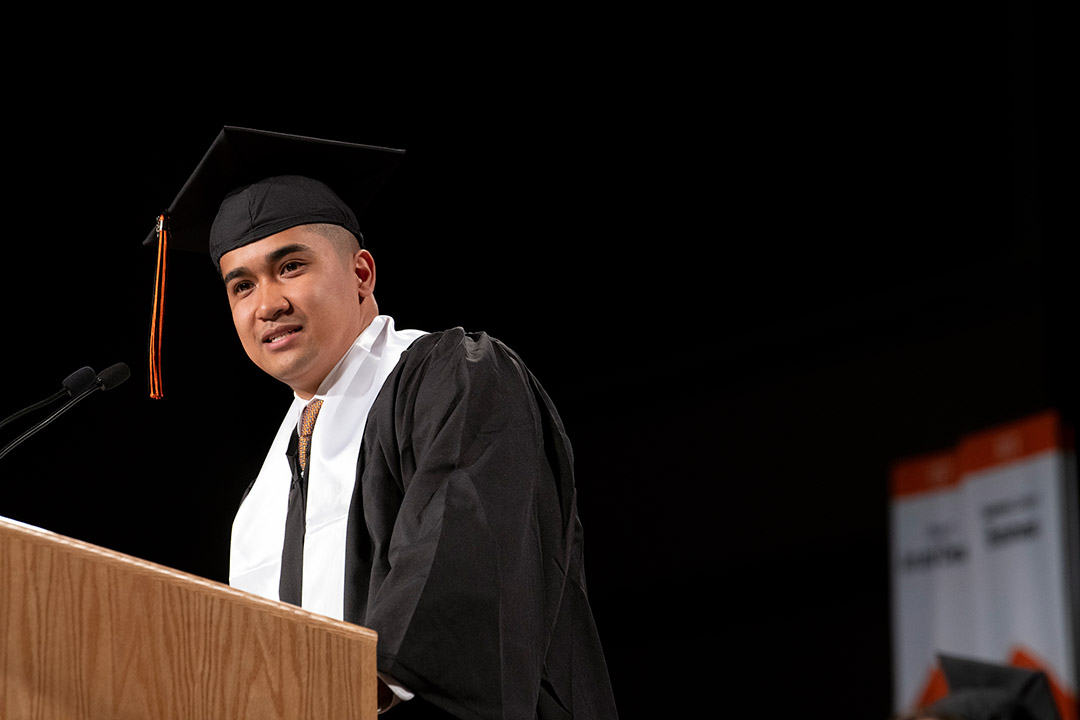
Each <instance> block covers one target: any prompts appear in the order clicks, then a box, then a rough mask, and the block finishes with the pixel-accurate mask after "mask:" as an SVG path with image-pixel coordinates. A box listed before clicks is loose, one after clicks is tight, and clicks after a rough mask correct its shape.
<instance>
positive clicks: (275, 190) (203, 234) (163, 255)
mask: <svg viewBox="0 0 1080 720" xmlns="http://www.w3.org/2000/svg"><path fill="white" fill-rule="evenodd" d="M403 155H404V151H403V150H396V149H392V148H383V147H376V146H373V145H358V144H355V143H346V142H339V141H335V140H323V139H319V138H311V137H303V136H300V135H285V134H282V133H275V132H267V131H263V130H251V129H247V128H238V127H228V126H226V127H224V128H223V129H222V130H221V132H220V133H218V136H217V138H216V139H215V140H214V142H213V144H212V145H211V146H210V149H209V150H208V151H207V152H206V154H205V155H204V156H203V158H202V160H201V161H200V162H199V164H198V166H197V167H196V168H195V171H194V172H193V173H192V174H191V177H189V178H188V180H187V182H185V183H184V186H183V188H181V190H180V193H179V194H178V195H177V196H176V199H174V200H173V201H172V204H171V205H169V208H168V210H166V211H165V212H164V213H162V214H161V215H160V216H159V217H158V220H157V224H156V225H155V227H154V228H153V230H151V232H150V235H149V236H148V237H147V238H146V240H145V241H143V244H144V245H150V244H153V243H154V242H157V244H158V259H157V280H156V283H155V289H154V314H153V319H152V320H151V326H150V396H151V397H153V398H160V397H162V390H161V329H162V319H163V314H164V307H165V271H166V259H167V250H168V248H169V247H170V246H171V247H173V248H180V249H181V250H190V251H194V252H202V253H209V255H210V258H211V259H212V260H213V262H214V265H215V267H217V268H218V269H219V271H220V260H221V256H222V255H224V254H225V253H227V252H229V251H231V250H235V249H236V248H239V247H243V246H244V245H247V244H249V243H253V242H256V241H258V240H261V239H263V238H266V237H269V236H270V235H274V234H275V233H279V232H281V231H283V230H287V229H289V228H291V227H295V226H297V225H305V224H309V223H331V224H334V225H341V226H342V227H344V228H346V229H347V230H349V231H350V232H351V233H352V234H353V235H355V236H356V238H357V240H358V241H359V242H360V244H361V246H363V242H364V239H363V235H362V234H361V232H360V227H359V223H358V222H357V216H359V215H361V214H362V213H363V212H364V210H365V209H366V208H367V206H368V204H369V203H370V201H371V199H372V198H373V197H374V195H375V194H376V192H377V191H378V190H379V188H380V187H381V186H382V184H383V182H384V181H385V180H386V178H387V177H388V176H389V175H390V173H391V172H392V171H393V170H394V168H395V167H396V166H397V164H398V163H399V162H400V160H401V158H402V156H403Z"/></svg>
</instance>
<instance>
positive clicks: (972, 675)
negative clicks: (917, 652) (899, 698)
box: [930, 655, 1061, 720]
mask: <svg viewBox="0 0 1080 720" xmlns="http://www.w3.org/2000/svg"><path fill="white" fill-rule="evenodd" d="M938 660H939V661H940V662H941V670H942V673H943V674H944V675H945V682H946V684H948V686H949V692H948V694H947V695H946V696H945V697H944V698H942V699H941V700H938V701H937V702H936V703H934V704H933V705H931V706H930V709H931V710H932V711H934V712H935V713H948V714H950V715H955V716H957V717H961V718H965V719H966V720H990V719H991V718H993V719H994V720H1021V719H1022V720H1061V715H1060V714H1059V713H1058V710H1057V706H1056V705H1055V704H1054V696H1053V693H1052V691H1051V689H1050V681H1049V680H1048V679H1047V677H1046V673H1044V672H1042V671H1041V670H1037V669H1031V668H1022V667H1016V666H1013V665H998V664H994V663H988V662H983V661H979V660H971V659H967V658H960V657H955V656H949V655H939V656H938Z"/></svg>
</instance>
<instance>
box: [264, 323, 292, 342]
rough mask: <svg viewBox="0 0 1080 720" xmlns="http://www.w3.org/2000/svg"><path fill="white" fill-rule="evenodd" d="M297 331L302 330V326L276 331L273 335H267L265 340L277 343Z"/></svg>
mask: <svg viewBox="0 0 1080 720" xmlns="http://www.w3.org/2000/svg"><path fill="white" fill-rule="evenodd" d="M297 332H300V328H298V327H295V328H289V329H287V330H282V331H280V332H275V333H273V334H271V335H267V336H266V337H264V338H263V342H264V343H268V344H270V345H273V344H275V343H279V342H281V341H282V340H284V339H285V338H287V337H289V336H290V335H292V334H294V333H297Z"/></svg>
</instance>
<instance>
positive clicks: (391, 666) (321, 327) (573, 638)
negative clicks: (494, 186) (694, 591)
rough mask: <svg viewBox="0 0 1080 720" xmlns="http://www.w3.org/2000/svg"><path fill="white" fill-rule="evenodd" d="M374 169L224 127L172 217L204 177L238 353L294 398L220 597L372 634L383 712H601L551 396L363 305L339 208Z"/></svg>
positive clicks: (364, 278) (240, 522)
mask: <svg viewBox="0 0 1080 720" xmlns="http://www.w3.org/2000/svg"><path fill="white" fill-rule="evenodd" d="M389 153H390V151H384V150H382V149H378V148H367V147H364V146H346V145H344V144H341V143H327V142H325V141H316V140H311V139H307V138H297V137H295V136H283V135H275V134H271V133H261V132H257V131H247V130H239V129H235V128H226V129H225V130H224V131H222V134H221V135H220V136H219V138H218V140H217V141H216V142H215V144H214V146H213V147H212V148H211V150H210V152H208V154H207V157H206V158H204V160H203V162H202V163H201V164H200V167H199V169H198V170H197V171H196V175H195V176H193V179H192V180H190V181H189V182H188V184H187V185H186V186H185V190H184V191H182V193H181V196H180V197H178V198H177V201H176V202H175V203H174V209H173V211H172V212H171V213H170V216H171V220H175V223H176V225H177V226H178V227H183V226H184V224H185V223H187V224H188V226H189V227H198V226H200V225H206V224H209V223H206V222H202V223H200V222H199V221H197V220H196V219H195V218H194V216H195V215H197V214H198V213H197V212H195V211H189V215H190V217H183V215H184V212H183V209H184V208H185V207H192V206H193V205H194V204H193V203H192V202H190V201H186V200H185V198H184V195H185V193H193V192H196V191H193V189H192V188H196V189H198V188H201V187H203V186H204V185H206V184H211V183H210V181H208V180H207V177H210V178H212V184H213V185H214V187H215V188H216V189H215V190H214V191H213V192H202V191H201V190H198V192H199V194H201V195H202V199H201V200H200V202H199V203H198V205H199V206H200V207H208V206H212V205H215V203H214V201H215V200H217V199H218V198H220V199H221V200H222V201H221V203H220V206H217V207H214V209H213V211H212V212H213V213H214V219H213V223H212V225H211V226H210V230H209V246H210V254H211V256H212V258H213V260H214V262H215V263H216V264H217V266H218V268H219V269H220V272H221V276H222V278H223V280H224V284H225V291H226V292H227V294H228V297H229V304H230V307H231V311H232V318H233V322H234V324H235V327H236V330H237V333H238V335H239V337H240V341H241V343H242V345H243V347H244V350H245V352H246V353H247V355H248V357H249V358H250V359H251V360H252V361H253V362H254V363H255V364H256V365H257V366H258V367H259V368H261V369H262V370H264V371H265V372H267V373H269V374H270V375H272V376H273V377H275V378H277V379H278V380H280V381H281V382H283V383H285V384H286V385H288V386H289V387H290V388H291V389H292V391H293V394H294V400H293V402H292V405H291V406H290V407H289V409H288V411H287V412H286V415H285V418H284V420H283V422H282V424H281V427H280V429H279V431H278V433H277V435H276V437H275V438H274V440H273V443H272V445H271V448H270V450H269V452H268V453H267V456H266V460H265V461H264V464H263V466H262V469H261V471H260V473H259V475H258V477H257V478H256V479H255V481H254V482H253V483H252V485H251V486H250V488H249V490H248V492H247V493H246V494H245V496H244V499H243V501H242V503H241V506H240V509H239V511H238V512H237V515H236V519H235V522H234V526H233V541H232V553H231V561H230V583H231V584H233V585H234V586H236V587H238V588H241V589H244V590H248V591H250V592H254V593H257V594H260V595H263V596H266V597H270V598H274V599H281V600H284V601H287V602H293V603H296V604H299V605H302V606H303V607H305V608H308V609H310V610H313V611H315V612H320V613H323V614H326V615H329V616H331V617H336V618H340V619H344V620H346V621H350V622H355V623H357V624H360V625H363V626H365V627H369V628H371V629H373V630H375V631H377V632H378V633H379V643H378V668H379V674H380V679H381V682H380V707H381V708H384V709H385V708H392V709H389V712H390V713H392V714H395V715H398V716H400V717H402V718H404V717H406V716H415V717H439V716H447V715H449V716H456V717H463V718H465V717H482V718H488V717H490V718H533V717H541V718H556V717H558V718H563V717H570V718H613V717H615V716H616V712H615V706H614V701H613V698H612V693H611V687H610V682H609V679H608V675H607V668H606V664H605V661H604V657H603V652H602V649H601V647H600V642H599V637H598V635H597V632H596V628H595V625H594V622H593V617H592V612H591V609H590V607H589V602H588V597H587V595H586V589H585V577H584V570H583V567H582V554H581V527H580V523H579V521H578V516H577V510H576V505H575V488H574V479H573V457H572V450H571V446H570V443H569V440H568V439H567V437H566V434H565V432H564V430H563V427H562V423H561V421H560V420H559V417H558V413H557V412H556V410H555V408H554V406H553V405H552V403H551V401H550V399H549V398H548V397H547V395H546V394H545V393H544V391H543V389H542V388H541V387H540V385H539V383H538V382H537V381H536V379H535V378H534V377H533V376H532V375H531V373H530V372H529V371H528V370H527V368H526V367H525V365H524V364H523V363H522V362H521V360H520V358H519V357H518V356H517V355H516V354H515V353H514V352H513V351H511V350H510V349H509V348H507V347H506V346H504V345H503V344H501V343H500V342H498V341H497V340H494V339H492V338H490V337H488V336H487V335H485V334H483V333H479V334H468V333H466V332H464V331H463V330H462V329H460V328H457V329H453V330H448V331H445V332H437V333H424V332H420V331H414V330H399V329H398V328H396V327H395V325H394V321H393V319H392V318H391V317H389V316H386V315H382V314H380V312H379V309H378V306H377V304H376V302H375V296H374V289H375V261H374V258H373V257H372V255H371V253H369V252H368V251H367V250H366V249H364V248H363V246H362V243H363V236H362V235H361V233H360V231H359V227H358V223H357V219H356V214H355V213H354V212H353V209H352V207H350V203H347V202H345V201H344V200H343V199H342V198H343V197H349V198H351V204H352V205H354V206H355V205H363V204H365V203H366V200H367V199H368V198H369V197H370V195H371V193H372V186H373V185H374V186H377V184H378V183H377V182H375V183H372V182H370V177H371V175H370V174H371V172H372V171H371V169H372V168H373V167H374V168H376V174H381V175H385V170H386V167H387V163H386V157H385V156H386V155H388V154H389ZM314 156H319V158H320V159H318V160H317V161H312V160H311V158H312V157H314ZM222 158H227V160H228V161H227V162H225V161H223V160H222ZM222 168H227V169H228V171H227V172H222V170H221V169H222ZM290 173H294V174H290ZM223 174H224V175H226V176H227V178H224V179H223V178H222V177H221V175H223ZM357 178H361V179H362V182H360V185H362V186H363V187H362V188H361V189H360V190H357V189H356V185H357ZM331 185H334V186H335V187H331ZM338 189H340V190H341V192H342V193H343V195H340V196H339V194H338V192H337V190H338ZM357 198H359V199H357ZM204 212H206V211H204ZM174 234H175V233H174ZM190 234H191V235H195V234H196V233H194V232H192V233H190ZM184 242H185V243H186V242H188V240H187V239H185V240H184Z"/></svg>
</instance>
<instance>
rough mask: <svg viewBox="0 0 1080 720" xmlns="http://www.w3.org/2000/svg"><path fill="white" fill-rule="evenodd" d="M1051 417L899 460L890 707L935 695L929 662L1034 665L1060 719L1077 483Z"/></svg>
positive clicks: (1065, 710) (1070, 711)
mask: <svg viewBox="0 0 1080 720" xmlns="http://www.w3.org/2000/svg"><path fill="white" fill-rule="evenodd" d="M1070 445H1071V443H1066V442H1065V439H1064V437H1063V429H1062V426H1061V422H1060V419H1059V417H1058V415H1057V413H1053V412H1048V413H1044V414H1041V415H1037V416H1034V417H1031V418H1026V419H1024V420H1021V421H1019V422H1016V423H1012V424H1010V425H1007V426H1003V427H998V428H993V429H991V430H987V431H985V432H981V433H976V434H973V435H971V436H968V437H965V438H962V439H961V441H960V443H959V444H958V445H957V447H955V448H953V449H951V450H949V451H946V452H941V453H937V454H934V455H928V456H924V457H918V458H913V459H909V460H905V461H902V462H899V463H897V464H896V465H895V466H894V467H893V469H892V476H891V489H890V508H889V510H890V513H889V514H890V533H891V537H890V549H891V553H892V603H893V604H892V625H893V688H894V698H895V701H894V704H895V705H896V706H897V707H896V710H897V711H906V710H912V709H916V708H918V707H923V706H925V705H926V704H928V703H930V702H933V701H934V700H936V699H937V698H939V697H941V696H942V695H943V694H944V692H945V689H946V688H945V683H944V679H943V677H942V676H941V671H940V668H939V667H938V666H937V657H936V656H937V654H938V653H945V654H951V655H959V656H964V657H971V658H978V659H983V660H986V661H989V662H1002V663H1009V664H1013V665H1019V666H1024V667H1037V668H1039V669H1041V670H1043V671H1045V672H1046V674H1047V675H1048V677H1049V679H1050V682H1051V685H1052V687H1053V689H1054V694H1055V699H1056V700H1057V702H1058V706H1059V708H1060V710H1061V714H1062V718H1063V720H1080V719H1078V718H1077V711H1076V688H1077V667H1076V665H1077V649H1078V648H1077V630H1078V628H1077V627H1076V624H1075V623H1076V617H1077V607H1078V605H1077V594H1078V589H1077V575H1076V568H1077V560H1078V559H1080V552H1078V549H1077V494H1076V488H1077V480H1076V472H1075V464H1074V454H1073V453H1072V451H1071V450H1070V449H1067V447H1068V446H1070Z"/></svg>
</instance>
